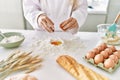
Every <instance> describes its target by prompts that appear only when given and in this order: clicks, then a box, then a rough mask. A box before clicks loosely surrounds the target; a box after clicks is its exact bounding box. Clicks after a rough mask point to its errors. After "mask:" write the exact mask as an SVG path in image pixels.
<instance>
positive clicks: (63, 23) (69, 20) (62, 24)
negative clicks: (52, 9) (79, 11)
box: [61, 18, 73, 27]
mask: <svg viewBox="0 0 120 80" xmlns="http://www.w3.org/2000/svg"><path fill="white" fill-rule="evenodd" d="M72 19H73V18H69V19H68V20H66V21H64V22H62V23H61V26H62V27H63V26H65V25H67V24H68V23H69V22H71V21H72Z"/></svg>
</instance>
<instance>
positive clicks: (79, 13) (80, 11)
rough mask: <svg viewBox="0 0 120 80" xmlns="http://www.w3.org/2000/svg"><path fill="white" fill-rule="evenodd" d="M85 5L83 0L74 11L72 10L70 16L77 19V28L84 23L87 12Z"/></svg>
mask: <svg viewBox="0 0 120 80" xmlns="http://www.w3.org/2000/svg"><path fill="white" fill-rule="evenodd" d="M87 7H88V5H87V1H86V0H83V3H81V4H80V6H79V7H78V8H77V9H76V10H75V11H73V12H72V16H71V17H73V18H75V19H76V20H77V22H78V25H79V28H80V27H81V26H82V25H83V24H84V22H85V20H86V18H87V14H88V12H87ZM79 28H78V29H79ZM74 30H76V31H78V30H77V29H74ZM74 30H73V31H74Z"/></svg>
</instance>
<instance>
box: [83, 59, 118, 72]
mask: <svg viewBox="0 0 120 80" xmlns="http://www.w3.org/2000/svg"><path fill="white" fill-rule="evenodd" d="M83 58H84V59H85V60H86V61H87V62H89V63H91V64H93V65H94V66H96V67H99V68H101V69H103V70H105V71H107V72H109V73H112V72H114V71H115V70H116V69H117V68H118V67H119V66H120V59H119V60H118V63H117V64H115V66H114V68H109V69H107V68H105V67H104V64H103V63H98V64H95V63H94V59H93V58H90V59H89V60H88V59H86V58H85V57H83Z"/></svg>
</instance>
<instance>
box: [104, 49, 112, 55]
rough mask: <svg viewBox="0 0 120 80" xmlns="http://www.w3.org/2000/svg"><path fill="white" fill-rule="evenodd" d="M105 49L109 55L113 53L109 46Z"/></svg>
mask: <svg viewBox="0 0 120 80" xmlns="http://www.w3.org/2000/svg"><path fill="white" fill-rule="evenodd" d="M105 51H106V52H108V53H109V55H111V54H113V52H112V49H110V48H106V49H105Z"/></svg>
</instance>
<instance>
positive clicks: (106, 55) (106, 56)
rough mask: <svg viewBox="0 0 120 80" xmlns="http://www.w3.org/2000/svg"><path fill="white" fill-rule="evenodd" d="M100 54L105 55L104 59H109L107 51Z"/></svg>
mask: <svg viewBox="0 0 120 80" xmlns="http://www.w3.org/2000/svg"><path fill="white" fill-rule="evenodd" d="M100 54H102V55H103V57H104V59H106V58H108V56H109V54H108V52H107V51H101V52H100Z"/></svg>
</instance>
